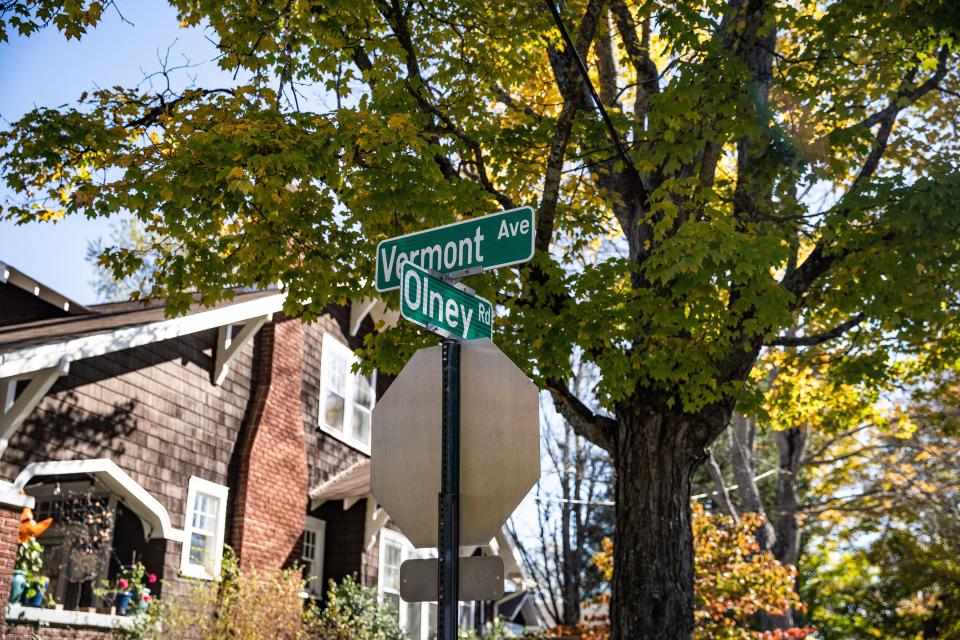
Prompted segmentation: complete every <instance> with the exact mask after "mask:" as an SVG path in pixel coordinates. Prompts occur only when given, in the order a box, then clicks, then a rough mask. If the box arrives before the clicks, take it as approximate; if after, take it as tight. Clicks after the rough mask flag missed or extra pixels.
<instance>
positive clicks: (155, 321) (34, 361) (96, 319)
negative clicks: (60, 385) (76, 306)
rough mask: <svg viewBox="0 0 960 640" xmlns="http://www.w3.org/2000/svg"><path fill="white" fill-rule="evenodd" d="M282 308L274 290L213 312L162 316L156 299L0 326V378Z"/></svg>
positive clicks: (196, 309)
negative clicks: (62, 360)
mask: <svg viewBox="0 0 960 640" xmlns="http://www.w3.org/2000/svg"><path fill="white" fill-rule="evenodd" d="M282 307H283V294H281V293H280V292H278V291H276V290H268V291H256V292H250V293H238V294H236V296H235V297H234V298H233V299H232V300H224V301H221V302H219V303H217V304H216V305H214V306H212V307H206V306H203V305H201V304H200V303H199V302H195V303H194V304H193V305H191V306H190V309H189V310H188V311H187V313H186V314H184V315H182V316H178V317H176V318H168V317H167V316H166V313H165V310H164V307H163V303H162V301H159V300H153V301H149V302H147V303H146V304H143V303H139V302H121V303H113V304H103V305H95V306H91V307H89V308H88V309H85V311H86V313H82V314H78V315H72V316H67V317H63V318H50V319H45V320H36V321H33V322H26V323H21V324H15V325H8V326H3V327H0V378H8V377H11V376H16V375H21V374H24V373H28V372H31V371H37V370H40V369H46V368H49V367H53V366H56V365H57V363H58V362H60V361H61V359H62V358H64V357H65V358H67V359H68V360H70V361H75V360H79V359H82V358H90V357H94V356H98V355H103V354H105V353H111V352H114V351H120V350H122V349H129V348H131V347H137V346H141V345H144V344H149V343H151V342H159V341H161V340H168V339H170V338H176V337H179V336H183V335H188V334H191V333H196V332H198V331H204V330H207V329H212V328H214V327H221V326H225V325H230V324H236V323H241V322H244V321H246V320H249V319H251V318H256V317H259V316H264V315H269V314H271V313H276V312H278V311H280V310H281V309H282Z"/></svg>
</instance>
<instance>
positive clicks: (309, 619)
mask: <svg viewBox="0 0 960 640" xmlns="http://www.w3.org/2000/svg"><path fill="white" fill-rule="evenodd" d="M171 586H173V585H171ZM305 588H306V583H305V581H304V580H303V577H302V575H301V571H300V569H299V568H296V567H294V568H291V569H286V570H284V571H279V572H275V573H261V572H257V571H251V572H241V571H240V568H239V563H238V562H237V557H236V555H235V554H234V553H233V551H232V550H231V549H230V548H229V547H226V550H225V553H224V556H223V562H222V569H221V574H220V581H219V582H206V581H195V582H191V584H190V586H189V588H188V589H187V590H186V591H185V592H180V593H174V592H172V590H171V589H169V588H168V589H167V590H165V592H164V595H163V597H162V598H158V599H155V600H153V602H152V603H151V606H150V608H149V609H148V610H147V612H146V613H143V614H139V615H137V616H136V620H135V622H134V625H133V627H132V628H130V629H115V630H114V636H115V637H116V638H121V639H123V640H180V639H181V638H189V639H192V640H274V639H278V640H404V636H403V633H402V632H401V631H400V628H399V627H398V626H397V623H396V621H395V620H394V619H393V616H392V615H391V613H390V611H389V610H388V609H386V608H385V607H384V606H382V605H381V604H380V603H379V602H378V601H377V595H376V591H374V590H373V589H370V588H367V587H363V586H361V585H360V584H358V583H357V581H356V579H355V578H354V577H348V578H346V579H344V580H343V581H342V582H341V583H340V584H335V583H334V582H333V581H331V583H330V592H329V594H328V596H327V603H328V604H327V606H326V607H325V608H323V609H320V608H319V607H318V606H317V605H316V604H315V603H314V602H313V601H311V600H306V599H304V598H303V597H302V594H303V592H304V591H305Z"/></svg>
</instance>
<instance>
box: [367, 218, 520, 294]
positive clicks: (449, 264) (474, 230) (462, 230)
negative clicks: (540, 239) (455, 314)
mask: <svg viewBox="0 0 960 640" xmlns="http://www.w3.org/2000/svg"><path fill="white" fill-rule="evenodd" d="M535 232H536V229H535V227H534V224H533V209H532V208H531V207H520V208H518V209H510V210H509V211H501V212H499V213H491V214H490V215H488V216H483V217H480V218H473V219H471V220H464V221H463V222H454V223H453V224H448V225H444V226H442V227H434V228H433V229H427V230H426V231H418V232H416V233H408V234H407V235H405V236H397V237H396V238H389V239H387V240H384V241H382V242H381V243H380V244H379V245H377V282H376V287H377V291H391V290H392V289H396V288H398V287H399V286H400V277H401V275H402V272H403V265H404V264H407V263H408V262H409V263H413V264H416V265H418V266H421V267H423V268H425V269H429V270H431V271H435V272H437V273H441V274H443V275H452V276H453V277H463V276H467V275H472V274H474V273H481V272H483V271H487V270H490V269H495V268H497V267H508V266H510V265H514V264H520V263H521V262H526V261H527V260H529V259H530V258H532V257H533V241H534V236H535Z"/></svg>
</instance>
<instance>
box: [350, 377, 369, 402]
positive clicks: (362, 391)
mask: <svg viewBox="0 0 960 640" xmlns="http://www.w3.org/2000/svg"><path fill="white" fill-rule="evenodd" d="M353 395H354V397H353V401H354V402H356V403H357V404H358V405H360V406H361V407H364V408H366V409H372V408H373V387H372V386H370V378H367V377H366V376H361V375H359V374H358V375H357V386H356V388H355V389H354V392H353Z"/></svg>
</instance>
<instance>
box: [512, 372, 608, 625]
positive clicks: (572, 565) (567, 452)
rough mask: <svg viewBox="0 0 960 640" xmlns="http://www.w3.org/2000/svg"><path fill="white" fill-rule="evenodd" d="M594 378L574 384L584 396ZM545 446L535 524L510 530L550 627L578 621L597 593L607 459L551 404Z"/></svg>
mask: <svg viewBox="0 0 960 640" xmlns="http://www.w3.org/2000/svg"><path fill="white" fill-rule="evenodd" d="M594 382H595V381H594V380H593V379H592V378H591V377H588V376H587V375H586V373H585V372H583V371H579V372H578V375H577V376H576V379H575V381H574V382H573V385H571V386H573V387H574V388H576V389H577V390H578V391H579V392H580V393H581V394H582V395H583V396H584V397H586V396H588V395H589V388H590V387H591V386H592V385H593V383H594ZM543 409H545V410H542V411H541V413H542V415H543V423H542V429H543V435H542V438H541V440H542V443H543V449H544V451H545V453H546V462H547V467H546V469H545V470H544V473H543V476H542V478H541V480H540V482H539V484H538V486H537V499H538V501H539V505H538V507H539V509H538V513H537V526H536V530H535V531H533V532H527V535H519V534H518V533H517V532H516V530H512V533H513V536H514V540H515V541H516V543H517V547H518V549H519V551H520V555H521V557H522V559H523V563H524V566H525V567H526V569H527V573H528V574H529V576H530V577H531V578H532V579H533V580H534V581H535V582H536V584H537V586H536V587H535V589H536V591H537V595H538V596H539V598H540V601H541V602H542V603H543V609H544V610H545V611H546V613H547V614H548V615H549V617H550V618H551V619H552V623H553V625H563V626H567V627H572V626H574V625H576V624H577V623H578V622H580V615H581V614H580V606H581V603H582V602H583V601H584V600H586V599H588V598H591V597H595V596H597V595H598V589H599V587H600V586H601V585H600V580H599V577H600V576H599V574H597V573H596V572H594V571H591V570H590V559H591V557H592V556H593V554H594V553H596V552H597V551H599V550H600V544H601V541H602V540H603V539H604V538H605V537H608V536H610V535H612V533H613V531H612V524H613V523H612V520H613V518H612V514H611V509H610V507H609V506H607V505H606V504H602V501H606V500H609V496H610V489H611V486H612V481H613V480H612V478H611V477H610V468H609V466H610V465H609V460H608V457H607V456H606V455H605V454H604V453H603V452H602V451H600V450H599V449H598V448H597V447H595V446H593V445H591V444H590V443H589V442H587V441H586V440H585V439H584V438H581V437H580V436H578V435H577V434H576V433H574V431H573V428H572V427H571V426H570V424H569V423H567V422H566V421H565V420H563V419H562V418H559V416H557V414H556V412H555V411H552V410H551V409H552V407H549V406H548V407H543Z"/></svg>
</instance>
